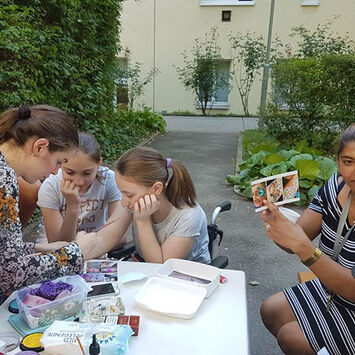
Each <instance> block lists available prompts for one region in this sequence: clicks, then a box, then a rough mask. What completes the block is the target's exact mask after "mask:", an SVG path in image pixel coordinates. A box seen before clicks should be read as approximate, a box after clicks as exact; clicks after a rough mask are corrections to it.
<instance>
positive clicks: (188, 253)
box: [116, 147, 210, 263]
mask: <svg viewBox="0 0 355 355" xmlns="http://www.w3.org/2000/svg"><path fill="white" fill-rule="evenodd" d="M116 182H117V185H118V188H119V189H120V191H121V193H122V201H121V204H122V206H123V207H125V208H126V209H127V210H128V211H129V212H130V214H131V218H132V219H133V225H132V232H133V240H134V243H135V246H136V250H137V252H138V254H139V255H140V256H141V257H142V258H143V259H144V260H145V261H146V262H152V263H163V262H164V261H166V260H167V259H170V258H180V259H188V260H194V261H199V262H203V263H208V262H210V255H209V251H208V232H207V219H206V215H205V213H204V211H203V210H202V208H201V207H200V205H199V204H198V203H197V201H196V192H195V187H194V184H193V182H192V180H191V177H190V175H189V173H188V172H187V170H186V168H185V167H184V165H183V164H181V163H180V162H179V161H177V160H172V159H170V158H165V157H163V155H162V154H160V153H159V152H157V151H156V150H154V149H151V148H147V147H136V148H134V149H131V150H129V151H127V152H126V153H124V154H123V155H122V156H121V157H120V158H119V159H118V161H117V163H116Z"/></svg>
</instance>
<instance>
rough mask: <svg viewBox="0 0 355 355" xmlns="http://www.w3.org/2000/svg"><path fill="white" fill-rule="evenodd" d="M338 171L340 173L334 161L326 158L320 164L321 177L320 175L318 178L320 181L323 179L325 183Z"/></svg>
mask: <svg viewBox="0 0 355 355" xmlns="http://www.w3.org/2000/svg"><path fill="white" fill-rule="evenodd" d="M337 171H338V167H337V165H336V163H335V162H334V161H333V160H331V159H329V158H326V157H324V158H323V159H322V160H321V161H320V162H319V175H318V177H319V178H320V179H322V180H323V181H327V180H328V179H329V178H330V177H331V176H332V175H333V174H335V173H336V172H337Z"/></svg>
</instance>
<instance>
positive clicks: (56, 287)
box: [30, 280, 73, 301]
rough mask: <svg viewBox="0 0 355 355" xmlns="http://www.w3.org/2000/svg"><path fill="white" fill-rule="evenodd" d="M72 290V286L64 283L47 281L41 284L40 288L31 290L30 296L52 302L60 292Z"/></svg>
mask: <svg viewBox="0 0 355 355" xmlns="http://www.w3.org/2000/svg"><path fill="white" fill-rule="evenodd" d="M72 289H73V286H72V285H70V284H68V283H66V282H63V281H58V282H56V283H55V282H52V281H51V280H47V281H44V282H42V284H41V286H39V287H36V288H33V289H32V290H31V291H30V294H31V295H35V296H39V297H43V298H45V299H47V300H50V301H53V300H54V299H55V298H56V297H57V296H58V295H59V294H60V293H61V292H62V291H64V290H68V291H71V290H72Z"/></svg>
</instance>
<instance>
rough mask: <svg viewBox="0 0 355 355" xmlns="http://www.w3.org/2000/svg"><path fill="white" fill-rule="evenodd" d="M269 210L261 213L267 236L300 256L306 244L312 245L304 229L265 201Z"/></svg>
mask: <svg viewBox="0 0 355 355" xmlns="http://www.w3.org/2000/svg"><path fill="white" fill-rule="evenodd" d="M264 204H265V206H267V207H268V208H269V209H267V210H264V211H262V212H260V216H261V218H262V219H263V221H264V222H265V223H264V228H265V230H266V233H267V235H268V236H269V237H270V238H271V239H272V240H273V241H274V242H275V243H277V244H278V245H280V246H281V247H283V248H286V249H290V250H292V252H294V253H295V254H298V253H299V251H300V249H302V248H303V247H304V246H305V245H306V244H309V243H311V241H310V240H309V238H308V236H307V235H306V233H305V232H304V230H303V228H302V227H301V226H300V225H299V224H294V223H292V222H291V221H290V220H288V219H287V218H286V217H285V216H284V215H283V214H282V213H281V212H280V211H279V210H278V208H277V207H276V206H275V205H274V204H272V203H271V202H269V201H266V200H265V201H264Z"/></svg>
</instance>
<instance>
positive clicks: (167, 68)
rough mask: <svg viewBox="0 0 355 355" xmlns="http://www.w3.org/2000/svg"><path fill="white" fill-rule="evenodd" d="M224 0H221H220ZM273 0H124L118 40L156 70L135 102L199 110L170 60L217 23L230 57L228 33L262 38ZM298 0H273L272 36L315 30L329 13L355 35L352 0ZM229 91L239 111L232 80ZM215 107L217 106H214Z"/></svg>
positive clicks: (254, 104) (255, 96)
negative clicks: (250, 0) (307, 2)
mask: <svg viewBox="0 0 355 355" xmlns="http://www.w3.org/2000/svg"><path fill="white" fill-rule="evenodd" d="M221 2H222V1H221ZM270 2H271V0H255V5H253V6H200V0H141V1H136V0H125V1H124V2H123V12H122V17H121V23H122V34H121V44H122V46H123V47H124V48H125V47H128V48H129V50H130V54H129V60H131V61H132V62H135V61H138V62H141V63H143V71H144V72H148V71H149V70H150V69H151V68H152V67H153V66H154V65H155V66H156V67H157V68H158V69H159V70H160V74H158V75H157V76H156V79H155V82H153V83H152V84H150V85H148V86H147V87H146V90H145V94H144V96H143V97H142V98H141V99H139V100H138V101H137V104H145V105H146V106H149V107H152V108H153V107H154V110H155V111H156V112H162V111H163V110H165V111H167V112H172V111H178V110H180V111H190V112H196V113H199V112H200V111H199V110H196V108H195V104H194V95H193V94H192V93H191V92H187V91H186V90H185V88H184V87H183V85H182V84H181V83H180V82H179V80H178V78H177V73H176V70H175V68H174V65H181V64H182V63H183V60H182V56H181V52H183V51H184V50H187V51H188V50H190V49H191V48H192V45H193V43H194V39H195V38H197V37H200V38H203V36H204V34H205V33H206V32H209V30H210V29H211V27H213V26H216V27H217V29H218V33H219V45H220V46H221V47H222V55H223V57H224V58H225V59H230V53H229V43H228V40H227V37H228V35H229V34H231V33H232V34H236V33H237V32H241V33H245V32H246V31H250V32H257V33H260V34H263V36H264V38H265V42H266V37H267V29H268V21H269V11H270ZM301 3H302V0H276V1H275V16H274V29H273V37H275V36H278V37H279V38H280V39H281V40H282V41H284V42H289V43H291V44H292V43H293V45H295V40H294V39H291V38H289V37H288V34H289V33H290V30H291V28H292V27H294V26H299V25H301V24H303V25H305V26H306V27H307V28H310V29H314V28H315V27H316V26H317V24H324V23H325V22H326V20H327V19H329V18H331V17H332V16H335V15H336V16H339V18H338V19H337V20H336V21H335V23H334V25H333V29H334V30H335V31H337V32H339V33H340V34H346V33H348V34H349V36H350V37H351V38H353V39H355V26H354V24H353V23H354V18H355V16H354V15H355V2H354V0H340V1H334V0H319V6H301ZM222 10H231V11H232V20H231V22H221V13H222ZM232 85H233V86H234V88H233V89H232V91H231V93H230V94H229V110H221V111H219V112H223V113H235V114H241V113H242V108H241V103H240V99H239V97H238V94H237V91H236V89H235V85H234V84H233V82H232ZM260 90H261V78H258V79H257V80H256V82H255V85H254V86H253V88H252V91H251V94H250V100H249V106H250V112H251V113H253V114H255V113H256V112H257V109H258V106H259V102H260ZM216 112H217V111H216Z"/></svg>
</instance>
